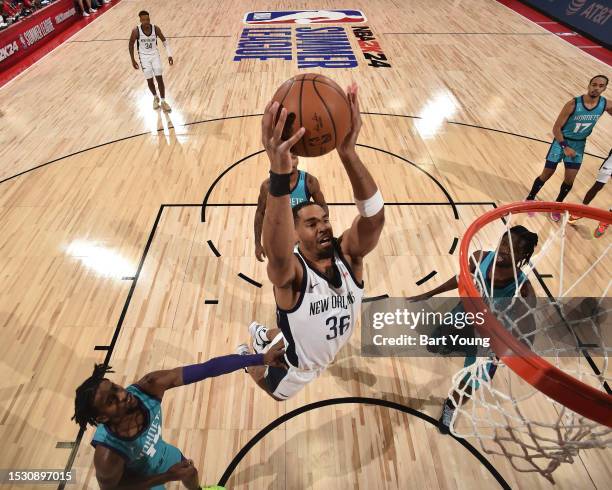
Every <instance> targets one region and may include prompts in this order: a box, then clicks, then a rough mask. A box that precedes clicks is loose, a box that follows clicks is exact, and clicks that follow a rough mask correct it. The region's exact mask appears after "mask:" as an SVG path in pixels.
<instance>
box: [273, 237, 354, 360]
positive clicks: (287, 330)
mask: <svg viewBox="0 0 612 490" xmlns="http://www.w3.org/2000/svg"><path fill="white" fill-rule="evenodd" d="M333 243H334V264H335V266H336V267H337V274H336V281H335V284H332V283H331V282H330V281H328V280H327V278H325V276H323V275H322V274H321V273H319V272H318V271H316V270H315V269H314V268H312V267H310V266H309V264H308V262H307V261H306V260H305V259H304V257H303V256H302V255H301V254H300V253H299V250H298V248H297V247H296V248H295V251H294V253H295V255H296V256H297V257H298V260H299V261H300V263H301V264H302V267H303V269H304V277H303V279H302V290H301V292H300V297H299V299H298V301H297V303H296V305H295V306H294V307H293V308H292V309H291V310H283V309H281V308H279V307H278V305H277V307H276V317H277V324H278V327H279V328H280V329H281V331H282V332H283V336H284V337H285V340H286V343H287V348H286V358H287V360H288V361H289V362H290V363H291V364H292V365H293V366H295V367H297V368H299V369H305V370H314V369H322V368H323V369H324V368H325V367H327V366H328V365H329V364H330V363H331V362H332V361H333V360H334V358H335V357H336V354H337V353H338V351H339V350H340V349H342V347H343V346H344V344H346V343H347V341H348V340H349V338H350V337H351V335H352V334H353V330H354V327H355V323H356V321H357V318H358V316H359V314H360V312H361V298H362V296H363V283H362V284H359V283H358V282H357V281H356V280H355V277H354V276H353V271H352V270H351V268H350V266H349V265H348V263H347V262H346V261H345V259H344V257H343V256H342V255H341V252H340V247H339V244H338V242H337V240H336V239H335V238H334V239H333Z"/></svg>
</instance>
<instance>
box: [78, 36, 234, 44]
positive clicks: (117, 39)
mask: <svg viewBox="0 0 612 490" xmlns="http://www.w3.org/2000/svg"><path fill="white" fill-rule="evenodd" d="M208 37H232V36H229V35H220V36H166V39H189V38H208ZM129 40H130V38H128V37H126V38H113V39H85V40H83V41H76V40H75V41H68V42H67V43H66V44H72V43H107V42H113V41H129Z"/></svg>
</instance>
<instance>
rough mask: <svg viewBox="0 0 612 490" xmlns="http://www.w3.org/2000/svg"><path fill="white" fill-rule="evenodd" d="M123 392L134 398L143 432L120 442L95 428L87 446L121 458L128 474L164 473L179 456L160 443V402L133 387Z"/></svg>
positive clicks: (110, 434) (179, 453)
mask: <svg viewBox="0 0 612 490" xmlns="http://www.w3.org/2000/svg"><path fill="white" fill-rule="evenodd" d="M126 391H128V392H129V393H131V394H132V395H133V396H134V397H136V399H137V400H138V402H139V404H140V407H141V408H142V409H143V411H144V413H145V424H144V427H143V429H142V430H141V431H140V433H138V434H136V435H135V436H133V437H129V438H124V437H120V436H118V435H117V434H115V433H113V432H112V431H110V430H109V429H108V427H106V426H105V425H104V424H99V425H98V427H97V428H96V433H95V434H94V437H93V440H92V441H91V444H92V446H94V447H95V446H98V445H102V446H106V447H107V448H109V449H111V450H112V451H114V452H116V453H117V454H119V455H120V456H122V457H123V459H124V460H125V469H126V471H127V472H129V473H132V472H133V473H135V474H139V475H144V476H150V475H157V474H160V473H164V472H165V471H167V470H168V468H170V467H171V466H172V465H174V464H176V463H179V462H180V461H181V459H182V454H181V452H180V451H179V450H178V449H177V448H176V447H174V446H172V445H170V444H168V443H167V442H166V441H164V440H163V439H162V435H161V428H162V413H161V401H160V400H159V399H157V398H155V397H154V396H151V395H149V394H147V393H145V392H144V391H142V390H141V389H140V388H139V387H138V386H137V385H130V386H128V388H127V389H126ZM156 488H157V487H156ZM160 488H163V487H161V486H160Z"/></svg>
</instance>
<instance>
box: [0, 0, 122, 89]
mask: <svg viewBox="0 0 612 490" xmlns="http://www.w3.org/2000/svg"><path fill="white" fill-rule="evenodd" d="M120 1H121V0H112V3H108V4H103V5H102V7H101V8H100V9H98V12H96V13H95V14H91V15H90V16H89V17H81V18H80V19H79V20H77V21H76V22H75V23H74V24H72V25H71V26H70V27H68V28H67V29H66V30H65V31H63V32H61V33H60V34H58V35H57V36H55V37H54V38H53V39H51V40H50V41H48V42H46V43H44V44H42V45H41V46H40V47H39V48H38V49H36V50H35V51H33V52H32V54H31V55H30V56H28V57H27V58H24V59H22V60H21V61H19V62H18V63H16V64H15V65H13V66H11V67H10V68H8V69H7V70H4V71H3V72H1V73H0V88H1V87H2V86H4V85H6V84H7V83H8V82H10V81H11V80H12V79H13V78H15V77H16V76H17V75H19V74H20V73H22V72H24V71H25V70H27V69H28V68H29V67H30V66H32V65H33V64H34V63H36V62H37V61H38V60H40V59H41V58H43V57H44V56H46V55H48V54H49V53H50V52H51V51H53V50H54V49H55V48H57V47H58V46H60V45H62V44H63V43H64V42H65V41H66V40H68V39H69V38H71V37H72V36H74V35H75V34H76V33H77V32H79V31H80V30H81V29H83V28H84V27H86V26H87V24H90V23H91V22H93V21H94V20H96V19H97V18H99V17H100V16H101V15H103V14H104V13H105V12H108V11H109V10H110V9H111V8H113V7H114V6H115V5H117V4H118V3H119V2H120ZM77 15H80V14H77Z"/></svg>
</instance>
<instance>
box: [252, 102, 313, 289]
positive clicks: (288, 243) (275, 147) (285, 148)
mask: <svg viewBox="0 0 612 490" xmlns="http://www.w3.org/2000/svg"><path fill="white" fill-rule="evenodd" d="M278 109H279V103H278V102H274V103H272V102H271V103H268V105H267V106H266V110H265V113H264V116H263V118H262V121H261V141H262V143H263V146H264V148H265V150H266V153H267V155H268V159H269V160H270V189H269V193H268V196H267V201H266V214H265V216H264V222H263V242H264V250H265V251H266V255H267V256H268V278H269V279H270V281H271V282H272V284H274V285H275V286H276V287H279V288H286V287H287V285H288V284H289V283H291V282H292V281H293V280H294V278H295V277H296V274H297V266H298V263H297V259H296V258H295V256H294V255H293V246H294V245H295V232H294V225H293V214H292V213H291V203H290V201H289V194H290V191H291V189H290V184H289V180H290V177H291V153H290V150H291V148H292V147H293V145H295V144H296V143H297V142H298V141H299V139H300V138H301V137H302V135H303V134H304V128H300V129H299V130H298V131H297V132H296V133H295V134H293V135H292V136H291V137H290V138H289V139H287V140H286V141H283V140H282V134H283V128H284V127H285V122H286V120H287V110H286V109H284V108H283V109H282V110H281V111H280V115H279V117H278V121H277V122H276V124H275V123H274V117H275V115H276V114H277V112H278Z"/></svg>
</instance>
